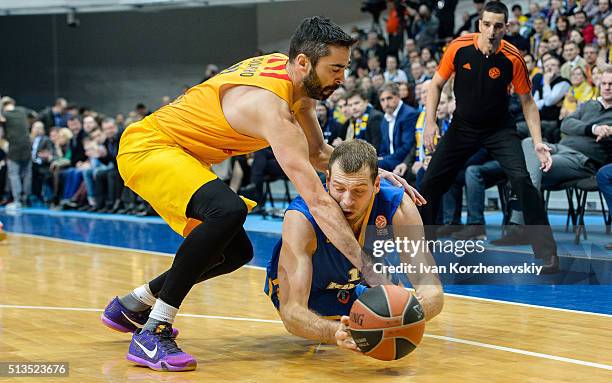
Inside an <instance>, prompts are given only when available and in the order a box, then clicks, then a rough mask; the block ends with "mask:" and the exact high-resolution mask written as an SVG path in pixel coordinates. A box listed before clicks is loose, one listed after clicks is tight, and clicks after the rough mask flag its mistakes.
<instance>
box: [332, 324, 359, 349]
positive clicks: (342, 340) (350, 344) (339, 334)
mask: <svg viewBox="0 0 612 383" xmlns="http://www.w3.org/2000/svg"><path fill="white" fill-rule="evenodd" d="M335 336H336V344H337V345H338V347H340V348H344V349H347V350H351V351H355V352H361V351H359V348H358V347H357V344H355V341H354V340H353V337H351V334H350V333H349V317H347V316H346V315H344V316H342V318H340V323H339V324H338V330H336V335H335Z"/></svg>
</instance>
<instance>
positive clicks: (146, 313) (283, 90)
mask: <svg viewBox="0 0 612 383" xmlns="http://www.w3.org/2000/svg"><path fill="white" fill-rule="evenodd" d="M354 43H355V40H353V39H352V38H351V37H350V36H349V35H347V34H346V33H345V32H344V31H342V29H340V27H338V26H337V25H335V24H333V23H332V22H330V21H329V20H328V19H325V18H321V17H312V18H308V19H305V20H304V21H303V22H302V23H301V24H300V26H299V27H298V29H297V30H296V32H295V34H294V35H293V37H292V39H291V45H290V48H289V56H288V57H287V56H285V55H282V54H272V55H267V56H261V57H255V58H251V59H247V60H245V61H242V62H240V63H238V64H236V65H233V66H232V67H230V68H228V69H226V70H225V71H223V72H221V73H220V74H218V75H217V76H215V77H213V78H211V79H210V80H208V81H206V82H204V83H202V84H200V85H197V86H195V87H193V88H191V89H189V90H188V91H187V92H186V93H185V94H184V95H183V96H181V97H179V98H178V99H177V100H176V101H174V102H173V103H171V104H169V105H167V106H165V107H163V108H161V109H159V110H158V111H156V112H155V113H153V114H152V115H150V116H148V117H147V118H145V119H144V120H142V121H140V122H138V123H135V124H132V125H130V126H129V127H128V128H127V129H126V130H125V132H124V133H123V135H122V137H121V142H120V145H119V154H118V157H117V162H118V167H119V172H120V173H121V176H122V177H123V180H124V181H125V184H126V185H127V186H128V187H130V188H131V189H132V190H134V191H135V192H136V193H138V194H139V195H140V196H141V197H142V198H144V199H145V200H147V201H148V202H149V203H150V204H151V206H152V207H153V208H154V209H155V210H156V211H157V212H158V213H159V214H160V215H161V217H162V218H164V220H166V222H168V224H169V225H170V226H171V227H172V229H174V230H175V231H176V232H178V233H179V234H181V235H183V236H184V237H185V240H184V242H183V243H182V244H181V246H180V248H179V249H178V251H177V253H176V257H175V258H174V262H173V264H172V267H171V268H170V270H168V271H166V272H165V273H163V274H162V275H160V276H158V277H157V278H155V279H154V280H152V281H150V282H149V283H148V284H145V285H143V286H140V287H138V288H136V289H134V291H132V292H130V293H129V294H127V295H125V296H123V297H121V298H118V297H116V298H115V299H113V300H112V301H111V302H110V303H109V305H108V306H107V308H106V310H105V311H104V314H103V315H102V321H103V322H104V324H106V325H107V326H109V327H111V328H113V329H115V330H118V331H123V332H128V331H132V332H134V335H133V337H132V342H131V344H130V348H129V352H128V355H127V357H128V359H129V360H131V361H133V362H135V363H137V364H140V365H145V366H148V367H150V368H153V369H155V370H165V371H168V370H169V371H184V370H193V369H195V367H196V360H195V358H193V357H192V356H191V355H189V354H187V353H185V352H183V351H181V349H180V348H179V347H178V346H177V345H176V343H175V340H174V339H175V337H176V336H177V333H178V331H177V330H176V329H173V328H172V323H173V322H174V318H175V316H176V314H177V311H178V308H179V306H180V305H181V302H182V301H183V299H184V298H185V296H186V295H187V293H188V292H189V290H190V289H191V288H192V287H193V285H194V284H196V283H197V282H200V281H203V280H207V279H210V278H212V277H215V276H218V275H222V274H226V273H229V272H232V271H234V270H236V269H238V268H239V267H241V266H242V265H244V264H246V263H247V262H249V260H250V259H251V258H252V256H253V249H252V246H251V243H250V241H249V239H248V237H247V235H246V232H245V231H244V229H243V227H242V225H243V223H244V220H245V218H246V215H247V212H248V208H249V207H252V206H254V203H252V202H251V201H248V200H243V199H241V198H240V197H238V196H237V195H236V194H235V193H234V192H232V191H231V189H229V187H227V186H226V185H225V184H224V183H223V182H222V181H220V180H219V179H217V177H216V176H215V174H214V173H213V172H212V171H211V170H210V165H211V164H214V163H219V162H221V161H223V160H224V159H226V158H227V157H229V156H233V155H240V154H245V153H250V152H253V151H256V150H259V149H261V148H264V147H267V146H271V147H272V150H273V152H274V155H275V157H276V159H277V160H278V162H279V164H280V165H281V167H282V168H283V170H284V172H285V173H286V174H287V176H288V177H289V179H290V180H291V182H293V184H294V185H295V187H296V189H297V191H298V192H299V194H300V195H301V196H302V198H303V199H304V201H305V202H306V203H307V205H308V207H309V209H310V212H311V213H312V215H313V217H314V219H315V220H316V222H317V223H318V225H319V227H320V228H321V230H322V231H323V232H324V233H325V235H326V236H327V238H329V240H330V241H331V242H332V243H333V244H334V245H335V247H336V248H337V249H338V250H339V251H340V252H341V253H342V254H344V255H345V256H346V257H347V258H348V259H349V260H350V261H351V263H352V264H353V265H354V266H355V267H357V268H358V269H359V270H361V271H362V273H363V274H364V275H369V274H372V271H371V268H370V267H365V266H364V265H365V262H363V261H362V250H361V248H360V246H359V244H358V242H357V240H356V239H355V236H354V235H353V232H352V230H351V228H350V227H349V225H348V224H347V221H346V219H345V218H344V215H343V214H342V211H341V209H340V207H339V206H338V204H337V203H336V202H335V201H334V200H333V199H332V198H331V197H330V196H329V194H327V193H326V192H325V190H324V188H323V186H322V184H321V181H320V180H319V178H318V176H317V174H316V171H315V169H319V170H321V171H324V170H325V169H326V168H327V162H328V160H329V156H330V154H331V152H332V148H331V147H330V146H329V145H326V144H325V143H324V141H323V135H322V132H321V128H320V126H319V123H318V121H317V118H316V114H315V108H314V107H315V100H323V99H326V98H327V97H329V96H330V95H331V94H332V92H333V91H334V90H335V89H337V88H338V87H339V86H340V85H341V84H342V83H343V81H344V70H345V69H346V68H347V66H348V63H349V55H350V47H351V46H352V45H353V44H354ZM381 175H382V176H383V177H388V178H390V179H394V180H395V178H394V176H393V175H391V174H390V173H384V174H381ZM395 182H397V180H396V181H395ZM405 188H406V189H407V190H408V191H409V192H411V193H413V192H412V190H411V189H410V188H409V187H408V186H407V184H405ZM412 195H413V196H414V194H412ZM419 198H421V197H420V196H419V195H418V194H417V195H416V197H414V198H413V199H414V200H415V202H417V203H421V202H423V201H421V200H420V199H419ZM376 277H377V276H375V275H373V276H372V277H371V279H370V280H369V282H370V284H376V282H377V280H376ZM141 326H142V328H140V327H141Z"/></svg>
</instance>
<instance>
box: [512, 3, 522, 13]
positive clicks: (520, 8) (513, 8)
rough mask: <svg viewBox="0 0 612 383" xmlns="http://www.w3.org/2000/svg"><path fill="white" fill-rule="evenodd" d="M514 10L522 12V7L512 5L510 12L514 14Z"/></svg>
mask: <svg viewBox="0 0 612 383" xmlns="http://www.w3.org/2000/svg"><path fill="white" fill-rule="evenodd" d="M515 9H518V10H519V11H521V12H522V11H523V7H521V5H520V4H514V5H513V6H512V12H514V10H515Z"/></svg>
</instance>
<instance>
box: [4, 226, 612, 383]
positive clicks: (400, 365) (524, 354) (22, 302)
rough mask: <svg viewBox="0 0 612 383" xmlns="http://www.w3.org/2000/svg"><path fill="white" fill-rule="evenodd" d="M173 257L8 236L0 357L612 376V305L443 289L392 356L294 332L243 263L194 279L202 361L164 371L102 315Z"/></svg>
mask: <svg viewBox="0 0 612 383" xmlns="http://www.w3.org/2000/svg"><path fill="white" fill-rule="evenodd" d="M171 261H172V258H171V257H167V256H162V255H160V254H154V253H146V252H140V251H133V250H123V249H114V248H106V247H102V246H92V245H88V244H78V243H71V242H67V241H59V240H50V239H44V238H40V237H33V236H28V235H16V234H13V235H10V237H9V239H8V241H6V242H5V243H3V244H0V361H6V362H8V361H12V362H22V361H54V362H59V361H67V362H69V363H70V375H69V377H68V378H66V377H64V378H38V379H36V378H15V379H12V380H7V378H2V377H0V381H15V382H30V381H44V382H47V381H48V382H55V381H62V382H63V381H74V382H203V381H207V382H224V381H227V382H302V381H304V382H318V383H323V382H347V381H352V382H376V383H379V382H380V383H382V382H578V381H584V382H612V317H610V316H605V315H590V314H585V313H577V312H569V311H560V310H551V309H545V308H537V307H526V306H520V305H513V304H505V303H498V302H490V301H482V300H474V299H469V298H460V297H447V299H446V306H445V308H444V311H443V313H442V314H441V315H440V316H439V317H437V318H436V319H435V320H433V321H431V322H429V323H428V326H427V329H426V336H425V338H423V342H422V343H421V345H420V346H419V348H418V349H417V350H416V351H415V352H414V353H413V354H411V355H409V356H408V357H406V358H404V359H402V360H399V361H395V362H381V361H377V360H374V359H370V358H368V357H365V356H362V355H359V354H354V353H351V352H347V351H343V350H340V349H337V348H336V347H334V346H327V345H318V344H317V343H314V342H310V341H306V340H302V339H300V338H297V337H294V336H292V335H290V334H289V333H288V332H287V331H286V330H285V329H284V327H283V325H282V323H281V322H280V321H279V318H278V316H277V314H276V311H275V310H274V308H273V306H272V305H271V303H270V302H269V300H268V299H267V296H266V295H265V294H264V293H263V291H262V286H263V282H264V275H265V272H264V270H262V269H259V268H243V269H241V270H239V271H237V272H235V273H233V274H231V275H228V276H223V277H220V278H217V279H215V280H212V281H209V282H206V283H204V284H201V285H198V286H196V287H195V288H194V289H193V290H192V292H191V294H190V295H189V296H188V298H187V300H186V301H185V303H184V305H183V306H182V308H181V313H182V315H181V316H179V317H178V318H177V321H176V323H175V326H176V327H178V328H180V330H181V335H180V337H179V342H178V343H179V346H181V347H182V348H183V349H184V350H185V351H187V352H189V353H191V354H193V355H194V356H195V357H196V358H197V360H198V369H197V370H196V371H193V372H185V373H160V372H155V371H152V370H149V369H146V368H142V367H137V366H134V365H132V364H131V363H130V362H129V361H127V360H126V359H125V354H126V352H127V348H128V345H129V340H130V337H129V335H128V334H121V333H116V332H113V331H111V330H109V329H107V328H106V327H104V326H103V325H102V324H101V323H100V321H99V317H100V314H101V311H102V309H103V308H104V307H105V306H106V304H107V302H108V300H109V299H110V298H112V297H113V296H115V295H118V294H124V293H126V292H127V291H129V290H130V289H131V288H133V287H135V286H137V285H139V284H142V283H143V282H144V281H146V280H148V279H150V278H151V277H154V276H156V275H157V274H158V273H160V272H162V271H164V270H165V269H166V268H167V267H168V266H169V265H170V263H171Z"/></svg>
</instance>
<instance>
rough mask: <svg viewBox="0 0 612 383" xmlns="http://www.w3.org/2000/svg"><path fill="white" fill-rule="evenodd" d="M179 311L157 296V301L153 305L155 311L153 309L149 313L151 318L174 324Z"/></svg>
mask: <svg viewBox="0 0 612 383" xmlns="http://www.w3.org/2000/svg"><path fill="white" fill-rule="evenodd" d="M177 313H178V309H177V308H176V307H172V306H170V305H169V304H167V303H166V302H164V301H162V300H161V299H159V298H157V301H155V305H154V306H153V311H151V314H149V318H153V319H155V320H158V321H160V322H168V323H170V324H172V323H174V318H175V317H176V314H177Z"/></svg>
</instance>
